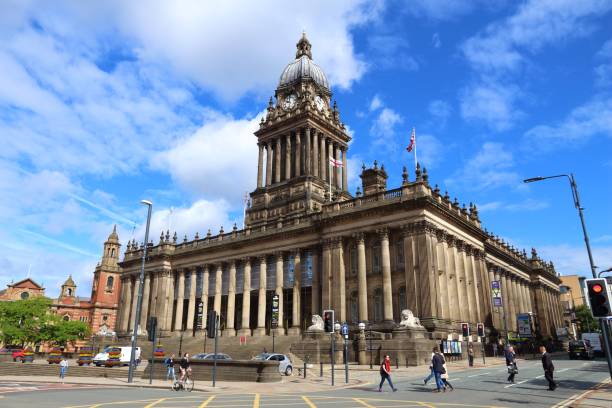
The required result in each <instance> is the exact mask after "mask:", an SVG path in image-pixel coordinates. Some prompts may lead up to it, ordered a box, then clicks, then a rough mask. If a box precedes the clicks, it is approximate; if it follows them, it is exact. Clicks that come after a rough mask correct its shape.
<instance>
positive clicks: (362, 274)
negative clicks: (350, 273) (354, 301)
mask: <svg viewBox="0 0 612 408" xmlns="http://www.w3.org/2000/svg"><path fill="white" fill-rule="evenodd" d="M355 242H356V243H357V283H358V291H357V293H358V296H359V321H361V322H367V321H368V278H367V275H366V253H365V236H364V234H363V232H359V233H357V234H355Z"/></svg>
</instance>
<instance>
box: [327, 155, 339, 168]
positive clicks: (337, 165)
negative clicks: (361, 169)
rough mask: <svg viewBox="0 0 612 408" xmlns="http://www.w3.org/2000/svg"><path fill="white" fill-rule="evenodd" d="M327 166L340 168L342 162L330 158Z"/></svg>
mask: <svg viewBox="0 0 612 408" xmlns="http://www.w3.org/2000/svg"><path fill="white" fill-rule="evenodd" d="M329 164H330V165H331V166H334V167H342V160H336V159H334V158H333V157H330V158H329Z"/></svg>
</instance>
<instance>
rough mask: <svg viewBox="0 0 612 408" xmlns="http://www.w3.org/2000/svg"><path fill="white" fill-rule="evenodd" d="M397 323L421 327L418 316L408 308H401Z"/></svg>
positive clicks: (404, 325)
mask: <svg viewBox="0 0 612 408" xmlns="http://www.w3.org/2000/svg"><path fill="white" fill-rule="evenodd" d="M399 325H400V327H423V326H422V325H421V321H420V320H419V318H418V317H416V316H415V315H414V314H413V313H412V310H410V309H404V310H402V321H401V322H400V324H399Z"/></svg>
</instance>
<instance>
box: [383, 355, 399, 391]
mask: <svg viewBox="0 0 612 408" xmlns="http://www.w3.org/2000/svg"><path fill="white" fill-rule="evenodd" d="M385 380H387V381H388V382H389V386H390V387H391V389H392V390H393V392H395V391H397V388H395V387H394V386H393V382H392V381H391V359H390V358H389V355H386V356H385V360H384V361H383V362H382V364H381V365H380V384H379V385H378V392H382V386H383V384H384V383H385Z"/></svg>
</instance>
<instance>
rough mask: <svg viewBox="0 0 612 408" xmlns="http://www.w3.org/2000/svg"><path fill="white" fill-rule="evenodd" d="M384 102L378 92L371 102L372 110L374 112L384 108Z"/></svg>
mask: <svg viewBox="0 0 612 408" xmlns="http://www.w3.org/2000/svg"><path fill="white" fill-rule="evenodd" d="M382 106H383V103H382V100H381V99H380V96H378V94H376V95H374V97H373V98H372V101H371V102H370V112H374V111H376V110H378V109H380V108H382Z"/></svg>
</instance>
